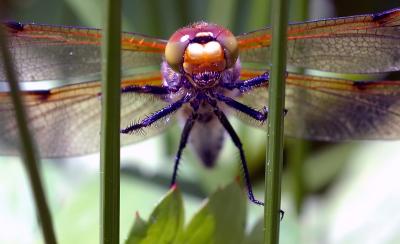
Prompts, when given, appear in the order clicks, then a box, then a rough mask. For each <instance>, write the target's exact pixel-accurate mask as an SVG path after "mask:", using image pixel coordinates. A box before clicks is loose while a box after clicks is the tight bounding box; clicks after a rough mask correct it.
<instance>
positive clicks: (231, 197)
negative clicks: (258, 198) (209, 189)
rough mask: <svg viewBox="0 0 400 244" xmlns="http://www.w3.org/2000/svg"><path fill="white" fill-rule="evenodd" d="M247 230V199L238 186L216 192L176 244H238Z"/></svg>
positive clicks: (235, 184)
mask: <svg viewBox="0 0 400 244" xmlns="http://www.w3.org/2000/svg"><path fill="white" fill-rule="evenodd" d="M245 226H246V198H245V196H244V194H243V191H242V190H241V189H240V187H239V185H238V184H237V183H232V184H230V185H228V186H227V187H225V188H223V189H220V190H218V191H216V192H215V193H214V194H213V195H211V196H210V198H209V200H208V202H206V204H205V205H204V206H203V208H201V209H200V211H199V212H198V213H197V214H196V215H195V216H194V217H193V219H192V220H191V221H190V223H189V225H188V227H187V228H186V230H185V232H184V234H183V236H182V237H181V238H180V242H179V243H190V244H197V243H240V242H241V241H242V240H243V238H244V232H245Z"/></svg>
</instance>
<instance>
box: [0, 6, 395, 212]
mask: <svg viewBox="0 0 400 244" xmlns="http://www.w3.org/2000/svg"><path fill="white" fill-rule="evenodd" d="M3 25H4V27H5V29H6V32H7V35H8V40H9V49H10V51H11V54H12V57H13V59H14V61H15V70H16V73H17V77H18V79H19V81H20V84H21V87H22V95H23V98H24V101H25V105H26V108H27V112H28V118H29V126H30V128H31V130H32V132H33V134H34V136H35V139H36V141H37V145H38V147H39V152H40V155H41V156H42V157H47V158H57V157H69V156H79V155H84V154H89V153H94V152H97V151H99V143H100V138H99V132H100V113H101V84H100V82H99V77H100V69H101V55H100V42H101V36H102V31H101V30H99V29H93V28H82V27H67V26H56V25H41V24H29V23H28V24H22V23H19V22H14V21H9V22H6V23H4V24H3ZM287 31H288V43H287V64H288V67H297V68H301V69H302V70H319V71H324V72H332V73H335V74H374V75H376V74H387V73H390V72H394V71H399V70H400V9H399V8H398V9H392V10H388V11H385V12H381V13H375V14H367V15H358V16H350V17H340V18H331V19H322V20H316V21H308V22H304V23H294V24H290V25H289V27H288V30H287ZM270 44H271V29H270V28H264V29H260V30H256V31H252V32H248V33H244V34H241V35H237V36H234V35H233V34H232V32H230V31H229V30H227V29H225V28H224V27H221V26H219V25H216V24H211V23H207V22H197V23H194V24H191V25H189V26H187V27H183V28H181V29H179V30H177V31H176V32H175V33H174V34H172V36H171V37H170V39H169V40H162V39H158V38H153V37H150V36H146V35H142V34H136V33H128V32H123V33H122V50H121V62H122V68H121V73H122V79H121V144H122V145H127V144H131V143H134V142H137V141H140V140H143V139H146V138H149V137H151V136H153V135H156V134H158V133H161V132H162V131H164V130H165V129H166V128H167V127H168V126H169V125H171V124H172V123H174V121H179V122H180V123H181V124H182V128H183V129H182V134H181V139H180V144H179V148H178V150H177V153H176V158H175V165H174V170H173V175H172V180H171V185H174V184H175V183H176V181H177V171H178V167H179V162H180V159H181V155H182V152H183V150H184V148H185V147H186V146H187V144H190V145H191V147H192V148H193V150H194V152H195V153H196V154H197V156H198V157H199V159H200V161H201V162H203V164H204V165H205V166H206V167H212V166H213V165H214V164H215V161H216V159H217V158H218V154H219V152H220V150H221V147H222V145H223V142H224V137H225V136H227V135H228V136H229V137H230V138H231V139H232V141H233V143H234V145H235V146H236V148H237V150H238V152H239V154H240V161H241V166H242V167H243V172H244V180H245V181H244V182H245V184H246V187H247V192H248V198H249V200H250V201H251V202H253V203H256V204H260V205H262V204H263V203H262V202H261V201H259V200H257V199H256V198H255V197H254V195H253V192H252V186H251V183H250V177H249V171H248V168H247V164H246V157H245V152H244V150H243V146H242V143H241V141H240V138H239V136H238V135H237V133H236V132H235V130H234V128H233V127H232V125H231V123H230V121H229V119H228V117H229V116H236V117H237V118H239V119H240V120H242V121H244V122H245V123H248V124H249V125H251V126H254V127H259V128H265V127H266V123H265V121H266V120H267V117H268V104H267V100H268V99H267V98H268V92H267V91H268V85H269V70H270V67H271V56H270V51H271V45H270ZM0 62H2V61H0ZM6 81H7V78H6V76H5V71H4V68H3V64H1V65H0V114H1V116H0V143H1V144H0V154H3V155H13V154H16V153H17V146H16V145H17V144H18V139H17V138H18V137H17V133H18V132H17V129H16V123H15V119H14V113H13V105H12V103H11V102H10V99H9V96H8V95H9V94H8V88H7V85H6ZM282 82H283V81H282ZM285 108H286V115H285V122H284V123H285V128H284V131H285V134H286V135H288V136H293V137H300V138H306V139H312V140H323V141H342V140H356V139H399V138H400V81H395V80H377V79H372V80H361V81H360V80H352V79H340V78H332V77H328V76H324V75H310V74H307V72H288V73H287V77H286V97H285ZM282 112H284V111H282Z"/></svg>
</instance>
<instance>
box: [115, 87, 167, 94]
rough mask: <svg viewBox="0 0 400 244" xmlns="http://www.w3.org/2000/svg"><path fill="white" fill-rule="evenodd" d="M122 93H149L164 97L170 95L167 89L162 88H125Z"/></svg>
mask: <svg viewBox="0 0 400 244" xmlns="http://www.w3.org/2000/svg"><path fill="white" fill-rule="evenodd" d="M121 92H122V93H129V92H135V93H151V94H156V95H166V94H169V93H170V90H169V89H168V87H164V86H127V87H124V88H122V89H121Z"/></svg>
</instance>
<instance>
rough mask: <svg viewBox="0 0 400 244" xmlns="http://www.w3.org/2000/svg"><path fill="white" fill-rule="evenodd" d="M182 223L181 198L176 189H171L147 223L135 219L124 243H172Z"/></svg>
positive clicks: (180, 229) (181, 227)
mask: <svg viewBox="0 0 400 244" xmlns="http://www.w3.org/2000/svg"><path fill="white" fill-rule="evenodd" d="M137 221H139V222H137ZM183 223H184V210H183V203H182V196H181V193H180V191H179V190H178V189H177V188H173V189H172V190H170V191H169V192H168V194H167V195H166V196H165V197H164V198H163V199H162V200H161V202H160V203H159V204H158V205H157V206H156V208H155V209H154V211H153V212H152V214H151V215H150V217H149V220H148V221H147V223H146V222H144V221H143V220H141V219H140V218H136V221H135V224H134V226H133V228H132V231H131V233H130V234H129V237H128V239H127V241H126V243H127V244H136V243H140V244H147V243H148V244H157V243H173V242H174V241H175V240H176V238H177V236H178V235H179V234H180V232H181V231H182V229H183Z"/></svg>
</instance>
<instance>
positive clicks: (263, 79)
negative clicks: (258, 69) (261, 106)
mask: <svg viewBox="0 0 400 244" xmlns="http://www.w3.org/2000/svg"><path fill="white" fill-rule="evenodd" d="M268 82H269V72H265V73H263V74H262V75H259V76H256V77H254V78H251V79H248V80H240V81H237V82H234V83H225V84H222V86H223V87H225V88H227V89H229V90H233V89H239V90H240V91H241V92H245V91H248V90H250V89H252V88H254V87H257V86H259V85H262V84H264V83H268Z"/></svg>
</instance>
